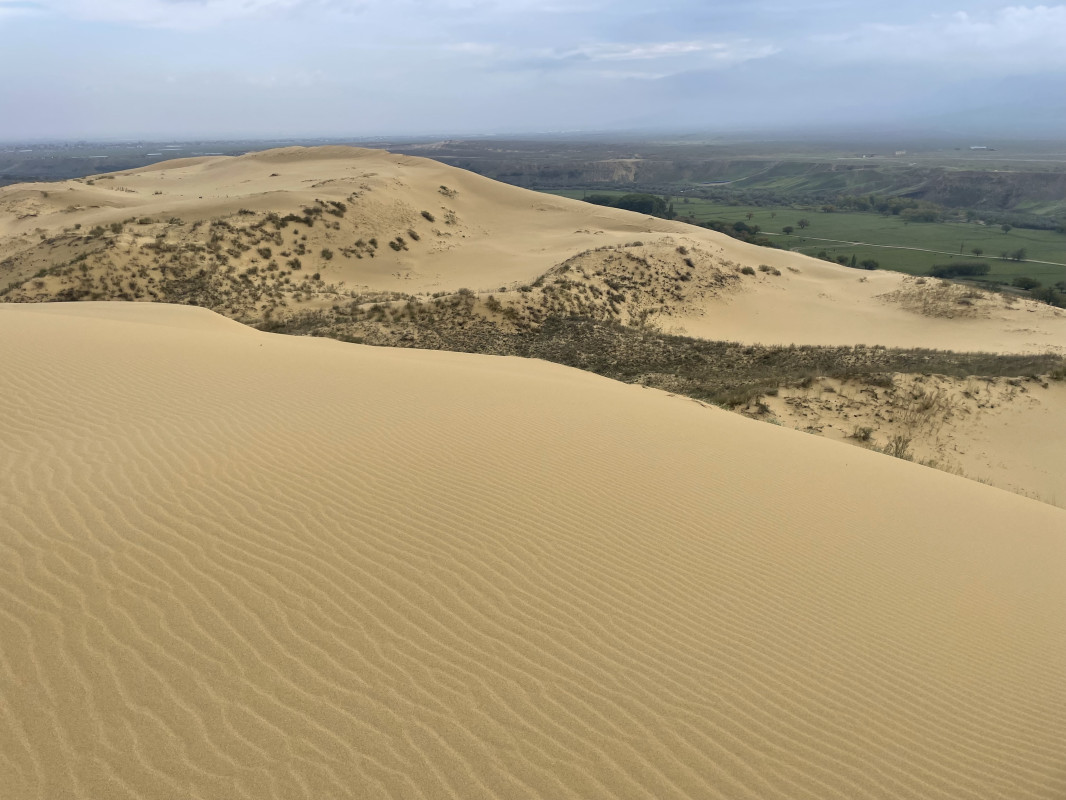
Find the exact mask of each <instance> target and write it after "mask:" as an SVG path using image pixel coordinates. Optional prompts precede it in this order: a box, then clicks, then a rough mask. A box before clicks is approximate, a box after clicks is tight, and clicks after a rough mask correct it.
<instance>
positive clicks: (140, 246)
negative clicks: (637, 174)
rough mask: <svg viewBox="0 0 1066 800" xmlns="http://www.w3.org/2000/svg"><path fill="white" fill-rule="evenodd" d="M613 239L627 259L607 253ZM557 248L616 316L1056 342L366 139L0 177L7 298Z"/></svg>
mask: <svg viewBox="0 0 1066 800" xmlns="http://www.w3.org/2000/svg"><path fill="white" fill-rule="evenodd" d="M636 242H640V243H641V247H640V248H638V249H636V250H630V251H627V250H625V249H624V245H627V244H628V245H633V244H634V243H636ZM678 248H681V249H682V250H689V251H691V253H690V254H689V256H683V255H682V254H680V253H679V252H678ZM626 252H629V253H630V255H633V256H636V257H637V258H639V259H640V261H641V263H636V262H633V263H626V264H619V263H617V259H618V258H619V254H620V253H622V254H624V253H626ZM686 257H687V258H688V261H687V262H686V260H685V258H686ZM575 259H576V261H575ZM612 261H614V262H616V263H614V264H613V265H612ZM564 263H574V265H575V268H577V267H581V268H584V269H586V270H587V271H588V272H589V273H590V275H592V274H593V273H595V275H596V276H602V275H604V274H607V273H610V274H612V275H613V276H614V278H615V279H618V278H619V273H621V277H622V278H624V280H623V281H622V282H623V283H626V284H631V286H630V288H629V290H628V291H626V292H624V295H625V297H624V298H623V297H622V294H619V295H615V296H616V297H618V298H619V299H618V301H617V302H618V303H620V304H621V309H620V310H619V311H617V312H615V313H616V315H617V316H619V318H620V319H621V320H622V321H627V320H629V319H631V318H632V317H633V316H635V315H638V314H639V315H649V316H648V317H647V319H648V320H649V321H650V322H651V323H653V324H656V325H658V326H660V327H662V328H663V329H664V330H668V331H676V332H685V333H688V334H689V335H693V336H699V337H701V338H707V339H724V340H731V341H741V342H747V343H762V344H786V345H787V344H793V343H796V344H800V343H802V344H820V345H853V344H867V345H875V344H878V345H886V346H890V347H932V348H941V349H951V350H971V351H975V350H981V351H989V352H1000V353H1023V352H1024V353H1033V352H1036V353H1041V352H1045V351H1047V350H1053V351H1055V352H1058V353H1066V312H1063V311H1062V310H1061V309H1053V308H1051V307H1049V306H1046V305H1042V304H1039V303H1034V302H1029V301H1022V300H1016V299H1015V298H1013V297H997V296H992V297H986V296H984V295H983V293H980V292H977V291H975V290H966V291H963V292H962V293H961V294H959V296H954V295H953V291H954V290H952V289H951V288H950V287H948V286H947V285H946V284H945V285H942V284H941V282H940V281H930V282H928V283H922V284H917V283H916V282H915V281H914V279H909V278H907V277H905V276H903V275H901V274H899V273H892V272H887V271H878V272H873V273H869V272H866V271H865V270H854V269H849V268H847V267H841V266H839V265H836V264H828V263H826V262H824V261H819V260H817V259H814V258H809V257H807V256H803V255H800V254H798V253H792V252H788V251H784V250H773V249H769V248H763V247H757V246H754V245H749V244H745V243H743V242H739V241H737V240H735V239H731V238H729V237H727V236H724V235H723V234H719V233H716V232H714V231H709V230H705V229H703V228H698V227H695V226H692V225H686V224H683V223H680V222H671V221H667V220H663V219H656V218H653V217H648V216H644V215H641V214H635V213H631V212H628V211H622V210H619V209H613V208H605V207H602V206H595V205H590V204H588V203H583V202H581V201H578V200H569V199H566V198H561V197H552V196H548V195H544V194H539V193H537V192H532V191H527V190H525V189H519V188H517V187H514V186H508V185H505V184H502V183H498V182H496V181H493V180H490V179H488V178H484V177H481V176H479V175H476V174H473V173H470V172H467V171H464V170H461V169H456V168H454V167H449V166H446V165H444V164H441V163H438V162H435V161H431V160H429V159H424V158H414V157H410V156H399V155H393V154H390V153H387V152H384V151H380V150H365V149H359V148H353V147H316V148H300V147H290V148H283V149H278V150H268V151H264V152H259V153H249V154H247V155H244V156H239V157H205V158H193V159H179V160H176V161H169V162H164V163H161V164H157V165H154V166H151V167H147V168H144V169H138V170H131V171H128V172H121V173H114V174H111V175H103V176H97V177H95V178H94V179H91V180H76V181H61V182H56V183H48V184H25V185H17V186H8V187H3V188H0V299H3V300H6V301H16V302H27V301H40V300H55V299H66V300H75V299H93V300H115V299H124V300H126V299H128V300H147V301H158V302H174V303H190V302H191V303H194V304H196V305H201V306H205V307H208V308H211V309H212V310H215V311H217V312H219V313H221V314H224V315H226V316H229V317H232V318H234V319H240V320H242V321H247V322H261V321H263V319H265V318H273V319H277V318H279V317H281V316H284V315H287V314H291V313H293V312H295V311H299V310H304V309H329V308H332V307H334V306H336V305H347V304H349V303H352V302H353V301H356V302H359V303H362V302H374V301H377V300H380V299H382V296H384V297H385V298H386V299H388V298H390V297H391V298H392V299H399V300H401V301H403V300H407V299H409V298H414V297H425V296H428V295H430V294H434V295H435V294H438V293H455V292H457V291H458V290H459V289H463V288H465V289H469V290H473V291H474V292H477V293H478V294H479V295H486V296H487V294H488V293H492V292H495V293H496V294H497V295H499V294H500V291H501V287H502V288H503V289H505V290H509V295H508V297H504V300H505V304H507V303H508V302H515V301H517V302H519V304H521V303H522V302H526V301H529V300H530V298H529V297H527V296H526V295H521V294H518V293H517V292H515V291H514V290H516V289H517V288H519V287H522V286H526V287H527V288H528V284H530V283H534V282H536V281H537V279H538V278H540V277H541V276H544V275H545V274H546V273H549V272H550V271H552V270H553V269H555V268H558V267H559V266H560V265H562V264H564ZM744 267H747V268H748V269H749V271H751V274H750V275H749V274H746V273H744V272H743V271H742V270H743V268H744ZM760 267H763V268H765V269H766V270H767V271H765V272H763V271H758V272H756V271H755V270H757V269H758V268H760ZM770 270H772V271H770ZM723 275H724V276H727V277H728V278H729V281H727V282H726V284H725V285H723V281H722V278H723ZM593 282H594V283H595V281H593ZM699 284H704V285H703V286H700V285H699ZM707 286H714V287H715V291H703V290H704V289H706V288H707ZM612 294H613V291H612ZM401 295H402V296H401ZM532 297H533V298H534V299H535V300H536V301H537V302H538V303H539V301H540V299H541V298H540V296H539V293H535V294H534V295H533V296H532Z"/></svg>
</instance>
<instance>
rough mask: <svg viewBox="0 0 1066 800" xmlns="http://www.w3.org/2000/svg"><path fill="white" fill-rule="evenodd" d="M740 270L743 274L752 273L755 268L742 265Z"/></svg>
mask: <svg viewBox="0 0 1066 800" xmlns="http://www.w3.org/2000/svg"><path fill="white" fill-rule="evenodd" d="M740 271H741V273H742V274H744V275H754V274H755V269H754V268H753V267H743V268H742V269H741V270H740Z"/></svg>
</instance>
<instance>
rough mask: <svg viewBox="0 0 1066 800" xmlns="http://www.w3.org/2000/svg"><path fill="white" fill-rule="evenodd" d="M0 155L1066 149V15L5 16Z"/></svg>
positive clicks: (892, 7)
mask: <svg viewBox="0 0 1066 800" xmlns="http://www.w3.org/2000/svg"><path fill="white" fill-rule="evenodd" d="M0 42H2V45H0V76H3V80H2V81H0V140H8V141H11V140H18V139H29V138H39V137H54V138H65V139H66V138H95V137H113V138H133V137H156V138H160V137H162V138H178V137H235V136H256V137H271V136H293V137H296V136H350V137H360V136H373V135H398V134H415V135H420V134H472V133H482V132H483V133H517V132H536V131H545V132H546V131H572V130H611V129H625V128H630V129H632V128H663V129H668V128H672V129H675V130H737V129H743V128H761V127H774V126H788V127H792V128H803V127H809V126H822V127H830V126H842V127H849V128H850V127H869V126H893V125H901V126H904V127H905V126H918V127H921V128H922V129H923V130H928V131H936V130H941V129H943V130H947V129H952V130H966V129H967V127H968V126H970V127H972V128H973V129H974V130H978V129H982V128H983V129H986V130H989V131H996V132H1000V133H1003V134H1011V133H1013V134H1032V135H1040V134H1048V133H1055V132H1057V133H1058V134H1060V137H1061V135H1062V134H1063V133H1064V131H1063V128H1062V126H1063V124H1064V123H1066V5H1005V4H1004V3H1002V2H982V1H980V0H979V1H977V2H973V1H971V2H966V1H965V0H894V2H865V1H864V0H810V2H789V0H746V2H745V1H744V0H741V1H740V2H729V3H724V2H715V1H714V0H642V1H641V2H630V1H629V0H623V1H622V2H611V1H610V0H570V1H567V0H542V1H541V2H535V0H385V1H384V2H381V1H379V0H362V1H360V0H0Z"/></svg>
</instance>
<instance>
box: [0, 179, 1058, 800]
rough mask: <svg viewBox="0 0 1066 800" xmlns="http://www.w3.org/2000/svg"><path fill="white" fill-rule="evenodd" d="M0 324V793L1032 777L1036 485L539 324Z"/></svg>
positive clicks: (835, 790) (1037, 622)
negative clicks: (311, 332)
mask: <svg viewBox="0 0 1066 800" xmlns="http://www.w3.org/2000/svg"><path fill="white" fill-rule="evenodd" d="M196 168H197V169H201V168H203V165H198V166H197V167H196ZM0 341H2V342H3V343H4V345H3V347H0V375H2V376H3V386H4V391H2V392H0V442H3V446H2V447H0V476H2V477H0V509H2V513H0V550H2V556H0V576H2V577H0V598H2V599H0V626H2V630H0V796H2V797H4V798H5V800H6V799H7V798H11V800H28V799H29V798H35V799H36V798H49V799H51V798H87V799H90V798H91V800H98V799H99V798H109V800H110V799H112V798H114V799H116V800H118V799H120V798H138V800H145V799H147V798H177V797H181V798H185V797H196V798H203V799H204V800H214V799H215V798H217V799H218V800H233V798H248V799H249V800H266V799H267V798H285V799H286V800H293V799H295V798H315V799H316V800H318V799H319V798H368V797H373V798H387V797H388V798H463V800H469V799H470V798H486V800H487V799H489V798H492V799H493V800H495V799H496V798H552V799H553V800H556V799H559V798H582V800H585V799H587V798H682V797H683V798H729V800H734V799H735V798H753V799H756V798H757V799H758V800H771V799H772V798H780V799H781V800H798V799H806V798H809V800H826V799H827V798H841V800H845V799H846V800H854V799H856V798H884V799H885V800H903V799H905V798H914V799H915V800H936V799H944V800H947V799H948V798H951V799H952V800H954V799H956V798H957V799H959V800H962V799H963V798H967V799H969V800H987V799H988V798H1002V800H1026V799H1027V798H1042V799H1043V800H1061V798H1063V797H1066V613H1064V612H1066V582H1064V581H1063V579H1062V578H1063V575H1064V574H1066V511H1063V510H1062V509H1058V508H1053V507H1051V506H1049V505H1045V504H1041V503H1036V502H1033V501H1031V500H1027V499H1025V498H1022V497H1019V496H1017V495H1013V494H1009V493H1006V492H1003V491H1000V490H998V489H994V488H991V487H987V486H982V485H980V484H977V483H974V482H971V481H966V480H963V479H960V478H957V477H955V476H952V475H947V474H944V473H941V472H936V471H933V470H929V469H925V468H923V467H920V466H918V465H915V464H910V463H906V462H904V461H901V460H898V459H892V458H886V457H884V456H881V455H879V454H876V453H871V452H867V451H864V450H861V449H858V448H847V447H841V446H839V445H837V444H834V443H832V442H828V441H824V440H822V439H819V438H817V437H813V436H808V435H804V434H802V433H798V432H795V431H791V430H787V429H785V428H781V427H775V426H772V425H766V424H761V423H757V422H754V421H751V420H747V419H744V418H742V417H740V416H738V415H735V414H730V413H726V412H724V411H722V410H719V409H716V408H708V407H705V406H703V405H701V404H698V403H696V402H693V401H691V400H689V399H686V398H682V397H679V396H668V395H667V394H665V393H663V392H659V391H653V390H647V389H644V388H641V387H640V386H635V385H625V384H622V383H619V382H615V381H610V380H607V379H604V378H601V377H598V376H595V375H591V374H589V373H587V372H581V371H578V370H574V369H568V368H565V367H561V366H557V365H552V364H547V363H544V362H541V361H534V360H528V359H515V358H500V357H491V356H483V355H464V354H458V353H445V352H426V351H420V350H413V349H387V348H370V347H359V346H353V345H350V344H344V343H340V342H335V341H328V340H323V339H312V338H302V337H292V336H278V335H272V334H267V333H262V332H258V331H255V330H252V329H251V328H249V327H246V326H241V325H238V324H236V323H234V322H232V321H229V320H226V319H224V318H223V317H220V316H218V315H216V314H213V313H211V312H209V311H207V310H204V309H196V308H188V307H178V306H170V305H147V304H134V303H80V304H49V305H0Z"/></svg>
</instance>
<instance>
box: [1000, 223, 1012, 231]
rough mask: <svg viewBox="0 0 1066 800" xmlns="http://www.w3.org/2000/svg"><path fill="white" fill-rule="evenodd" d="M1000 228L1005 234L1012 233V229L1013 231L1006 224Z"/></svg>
mask: <svg viewBox="0 0 1066 800" xmlns="http://www.w3.org/2000/svg"><path fill="white" fill-rule="evenodd" d="M999 227H1000V230H1002V231H1003V232H1004V233H1010V229H1011V226H1010V225H1007V224H1006V223H1004V224H1002V225H1000V226H999Z"/></svg>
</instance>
